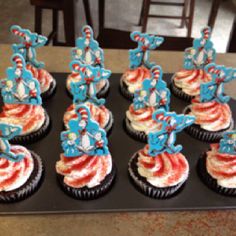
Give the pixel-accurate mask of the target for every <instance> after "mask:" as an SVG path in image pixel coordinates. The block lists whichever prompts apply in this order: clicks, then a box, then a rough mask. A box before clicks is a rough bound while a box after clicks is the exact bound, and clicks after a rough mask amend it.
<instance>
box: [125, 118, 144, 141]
mask: <svg viewBox="0 0 236 236" xmlns="http://www.w3.org/2000/svg"><path fill="white" fill-rule="evenodd" d="M124 129H125V130H126V131H127V133H128V134H129V135H130V136H131V137H132V138H134V139H136V140H138V141H141V142H144V143H147V135H146V133H145V132H143V131H137V130H135V129H134V128H133V127H132V126H131V124H130V121H129V119H128V118H127V117H126V118H125V119H124Z"/></svg>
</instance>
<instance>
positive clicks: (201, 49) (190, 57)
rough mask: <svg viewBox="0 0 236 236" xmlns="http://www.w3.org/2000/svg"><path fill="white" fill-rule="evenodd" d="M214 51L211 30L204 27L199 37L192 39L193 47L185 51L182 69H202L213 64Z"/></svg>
mask: <svg viewBox="0 0 236 236" xmlns="http://www.w3.org/2000/svg"><path fill="white" fill-rule="evenodd" d="M215 58H216V51H215V49H214V48H213V43H212V41H211V28H210V27H205V28H203V29H202V31H201V37H200V38H197V39H194V41H193V47H191V48H187V49H185V54H184V68H185V69H187V70H191V69H203V68H204V67H205V66H206V65H207V64H209V63H212V62H215Z"/></svg>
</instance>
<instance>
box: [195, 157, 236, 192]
mask: <svg viewBox="0 0 236 236" xmlns="http://www.w3.org/2000/svg"><path fill="white" fill-rule="evenodd" d="M197 172H198V175H199V177H200V179H201V180H202V181H203V183H204V184H205V185H206V186H207V187H208V188H210V189H211V190H213V191H215V192H217V193H219V194H222V195H226V196H236V188H225V187H222V186H220V185H218V184H217V180H216V179H214V178H213V177H212V176H211V175H210V174H209V173H208V172H207V169H206V153H204V154H202V156H201V157H200V159H199V160H198V164H197Z"/></svg>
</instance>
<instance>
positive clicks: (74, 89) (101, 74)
mask: <svg viewBox="0 0 236 236" xmlns="http://www.w3.org/2000/svg"><path fill="white" fill-rule="evenodd" d="M71 67H73V68H74V70H76V71H78V72H79V73H80V76H81V80H80V81H79V82H76V83H75V82H71V85H70V87H71V94H72V95H73V104H72V105H71V106H70V107H69V108H68V109H67V111H66V113H65V114H64V118H63V121H64V126H65V127H66V128H68V123H69V121H70V120H71V119H77V113H76V105H78V104H82V103H83V104H85V105H87V106H88V108H89V110H90V114H91V118H92V119H93V120H95V121H96V122H98V124H99V126H100V127H101V128H102V129H105V131H106V132H109V131H110V130H111V128H112V124H113V116H112V113H111V112H110V111H109V110H108V109H107V108H106V107H105V106H104V104H105V99H104V98H100V99H99V98H97V93H96V83H97V82H99V81H100V80H101V79H105V78H108V77H109V76H110V74H111V71H109V70H105V69H103V68H100V67H93V66H90V65H85V64H81V63H80V62H78V61H72V62H71Z"/></svg>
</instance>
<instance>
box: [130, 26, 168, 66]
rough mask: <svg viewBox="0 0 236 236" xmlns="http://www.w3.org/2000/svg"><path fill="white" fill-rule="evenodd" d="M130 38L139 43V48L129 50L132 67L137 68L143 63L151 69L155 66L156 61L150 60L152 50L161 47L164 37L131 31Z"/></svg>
mask: <svg viewBox="0 0 236 236" xmlns="http://www.w3.org/2000/svg"><path fill="white" fill-rule="evenodd" d="M130 38H131V39H132V40H133V41H135V42H137V43H138V47H137V48H135V49H131V50H129V60H130V68H131V69H135V68H137V67H139V66H142V65H143V66H145V67H146V68H148V69H151V68H152V67H153V66H155V63H153V62H150V61H149V57H150V50H154V49H156V48H157V47H159V46H160V45H161V44H162V43H163V42H164V38H162V37H158V36H156V35H152V34H147V33H140V32H137V31H135V32H133V33H131V34H130Z"/></svg>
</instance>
